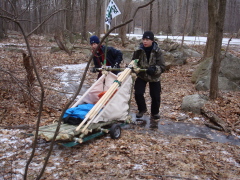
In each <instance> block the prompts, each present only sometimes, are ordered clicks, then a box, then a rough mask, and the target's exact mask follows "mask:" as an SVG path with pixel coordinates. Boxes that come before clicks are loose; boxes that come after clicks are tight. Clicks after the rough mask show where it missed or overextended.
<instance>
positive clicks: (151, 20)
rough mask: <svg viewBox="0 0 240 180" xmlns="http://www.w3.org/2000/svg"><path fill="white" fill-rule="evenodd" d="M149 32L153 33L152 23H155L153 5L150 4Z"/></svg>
mask: <svg viewBox="0 0 240 180" xmlns="http://www.w3.org/2000/svg"><path fill="white" fill-rule="evenodd" d="M149 12H150V13H149V28H148V29H149V31H152V22H153V3H151V4H150V8H149Z"/></svg>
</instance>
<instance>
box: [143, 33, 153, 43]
mask: <svg viewBox="0 0 240 180" xmlns="http://www.w3.org/2000/svg"><path fill="white" fill-rule="evenodd" d="M144 38H146V39H151V40H152V41H154V34H153V32H152V31H145V32H144V34H143V37H142V39H144Z"/></svg>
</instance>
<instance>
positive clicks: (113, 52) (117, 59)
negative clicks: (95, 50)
mask: <svg viewBox="0 0 240 180" xmlns="http://www.w3.org/2000/svg"><path fill="white" fill-rule="evenodd" d="M122 56H123V55H122V52H121V51H120V50H117V49H115V48H113V47H108V52H107V57H108V61H109V62H110V63H111V66H112V67H114V66H115V65H116V66H117V67H118V68H119V64H120V63H121V62H122V59H123V58H122Z"/></svg>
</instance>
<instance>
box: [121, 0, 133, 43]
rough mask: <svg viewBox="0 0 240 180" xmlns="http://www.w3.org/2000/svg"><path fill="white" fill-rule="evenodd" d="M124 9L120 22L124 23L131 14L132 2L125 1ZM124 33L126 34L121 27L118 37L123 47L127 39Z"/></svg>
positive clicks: (124, 28)
mask: <svg viewBox="0 0 240 180" xmlns="http://www.w3.org/2000/svg"><path fill="white" fill-rule="evenodd" d="M124 7H125V8H124V9H123V12H122V22H125V21H126V20H127V19H129V17H130V13H129V12H131V7H132V0H128V1H125V4H124ZM126 33H127V27H126V26H122V27H120V28H119V36H120V38H121V40H122V46H123V47H124V46H125V45H126V39H127V36H126Z"/></svg>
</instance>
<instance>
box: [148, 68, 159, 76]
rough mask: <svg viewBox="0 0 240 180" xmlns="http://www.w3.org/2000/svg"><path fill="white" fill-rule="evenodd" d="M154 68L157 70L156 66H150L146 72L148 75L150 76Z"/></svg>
mask: <svg viewBox="0 0 240 180" xmlns="http://www.w3.org/2000/svg"><path fill="white" fill-rule="evenodd" d="M156 70H157V68H156V66H150V67H149V68H148V69H147V71H146V72H147V74H148V75H150V76H152V75H153V74H154V73H155V71H156Z"/></svg>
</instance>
